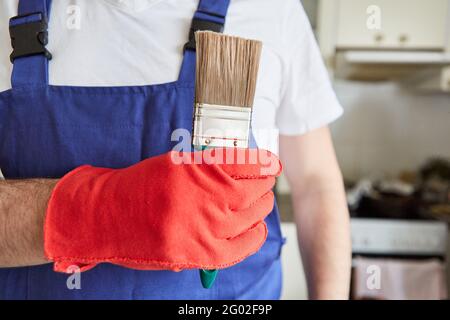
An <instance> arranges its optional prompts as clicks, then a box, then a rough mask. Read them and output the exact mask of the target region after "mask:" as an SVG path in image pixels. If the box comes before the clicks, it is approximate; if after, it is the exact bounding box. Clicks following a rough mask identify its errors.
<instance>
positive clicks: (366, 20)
mask: <svg viewBox="0 0 450 320" xmlns="http://www.w3.org/2000/svg"><path fill="white" fill-rule="evenodd" d="M336 1H338V3H339V4H338V12H337V21H336V22H337V39H336V40H337V47H338V48H355V49H358V48H361V49H374V48H388V49H427V50H432V49H438V50H442V49H443V48H444V47H445V44H446V41H447V39H446V37H447V32H448V31H447V30H448V29H449V27H450V23H449V22H450V20H449V17H448V15H449V8H448V6H449V0H336ZM378 22H379V24H378Z"/></svg>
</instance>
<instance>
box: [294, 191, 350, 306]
mask: <svg viewBox="0 0 450 320" xmlns="http://www.w3.org/2000/svg"><path fill="white" fill-rule="evenodd" d="M308 189H309V190H308ZM342 189H343V188H341V187H340V186H339V184H338V183H337V184H336V183H335V187H333V188H332V189H326V188H323V189H321V188H318V189H315V188H307V190H308V191H305V192H301V193H298V194H295V195H294V199H293V201H294V210H295V218H296V222H297V226H298V239H299V245H300V248H301V254H302V260H303V263H304V268H305V271H306V275H307V282H308V291H309V297H310V299H347V298H348V295H349V285H350V269H351V243H350V231H349V216H348V211H347V206H346V201H345V197H344V192H343V190H342Z"/></svg>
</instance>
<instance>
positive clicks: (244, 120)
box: [192, 103, 252, 148]
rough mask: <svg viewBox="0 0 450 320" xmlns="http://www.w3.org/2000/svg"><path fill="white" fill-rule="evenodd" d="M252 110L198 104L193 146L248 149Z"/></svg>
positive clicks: (195, 114) (195, 112)
mask: <svg viewBox="0 0 450 320" xmlns="http://www.w3.org/2000/svg"><path fill="white" fill-rule="evenodd" d="M251 116H252V108H248V107H233V106H221V105H214V104H207V103H196V104H195V108H194V130H193V131H194V133H193V139H192V140H193V145H194V147H197V148H202V147H237V148H248V140H249V133H250V120H251Z"/></svg>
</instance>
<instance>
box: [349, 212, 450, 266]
mask: <svg viewBox="0 0 450 320" xmlns="http://www.w3.org/2000/svg"><path fill="white" fill-rule="evenodd" d="M351 232H352V250H353V254H362V255H364V254H365V255H380V256H440V257H445V255H446V251H447V234H448V230H447V224H446V223H444V222H438V221H422V220H393V219H365V218H353V219H352V220H351Z"/></svg>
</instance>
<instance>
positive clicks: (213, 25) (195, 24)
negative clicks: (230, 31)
mask: <svg viewBox="0 0 450 320" xmlns="http://www.w3.org/2000/svg"><path fill="white" fill-rule="evenodd" d="M223 28H224V25H223V24H222V23H217V22H211V21H206V20H202V19H197V18H194V19H192V25H191V29H190V31H189V42H188V43H186V44H185V45H184V50H186V49H189V50H195V32H196V31H202V30H208V31H214V32H219V33H222V32H223Z"/></svg>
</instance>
